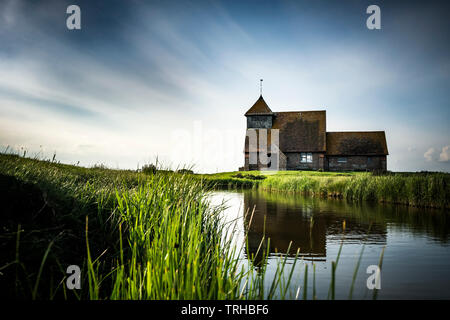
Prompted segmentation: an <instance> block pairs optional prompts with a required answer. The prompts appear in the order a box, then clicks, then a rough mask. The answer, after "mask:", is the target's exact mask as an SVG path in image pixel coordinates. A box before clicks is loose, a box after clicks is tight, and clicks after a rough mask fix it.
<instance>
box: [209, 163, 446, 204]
mask: <svg viewBox="0 0 450 320" xmlns="http://www.w3.org/2000/svg"><path fill="white" fill-rule="evenodd" d="M257 176H259V177H260V178H258V179H255V177H257ZM200 177H201V178H202V179H203V180H205V181H209V182H210V183H215V184H216V185H217V187H229V188H230V187H231V188H241V187H252V188H259V189H263V190H267V191H276V192H300V193H304V194H309V195H313V196H323V197H339V198H343V199H347V200H350V201H374V202H388V203H397V204H404V205H410V206H418V207H432V208H450V174H448V173H426V172H424V173H388V174H385V175H374V174H372V173H368V172H349V173H337V172H315V171H279V172H258V171H250V172H227V173H220V174H212V175H200Z"/></svg>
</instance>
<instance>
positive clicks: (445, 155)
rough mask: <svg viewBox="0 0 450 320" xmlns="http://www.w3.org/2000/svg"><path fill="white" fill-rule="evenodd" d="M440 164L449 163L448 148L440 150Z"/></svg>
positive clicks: (449, 148)
mask: <svg viewBox="0 0 450 320" xmlns="http://www.w3.org/2000/svg"><path fill="white" fill-rule="evenodd" d="M439 161H440V162H449V161H450V146H445V147H443V148H442V152H441V154H440V155H439Z"/></svg>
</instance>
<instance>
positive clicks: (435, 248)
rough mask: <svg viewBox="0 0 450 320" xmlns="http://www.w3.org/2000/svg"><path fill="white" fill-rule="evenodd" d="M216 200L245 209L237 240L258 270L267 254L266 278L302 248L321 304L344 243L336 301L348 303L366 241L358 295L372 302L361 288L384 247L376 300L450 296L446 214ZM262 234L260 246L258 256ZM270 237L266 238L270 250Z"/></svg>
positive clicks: (275, 196) (295, 198)
mask: <svg viewBox="0 0 450 320" xmlns="http://www.w3.org/2000/svg"><path fill="white" fill-rule="evenodd" d="M220 196H221V197H225V198H228V199H233V201H235V202H234V204H233V206H232V208H231V210H235V211H242V210H243V212H244V213H245V212H247V211H248V212H249V213H248V214H247V215H246V217H245V220H243V221H242V224H243V225H245V228H243V229H242V230H248V232H247V237H248V238H247V242H246V243H245V241H244V240H242V243H243V244H244V243H245V245H246V247H245V248H246V249H247V254H245V255H244V258H246V257H247V255H248V254H250V255H251V256H253V257H255V256H256V257H255V260H254V262H256V266H257V268H256V269H257V270H258V269H259V268H258V266H260V265H261V263H262V261H261V259H262V254H261V253H262V252H264V250H267V249H268V256H267V257H266V258H267V260H266V261H264V263H266V262H267V266H268V279H269V278H270V275H271V274H274V272H275V269H276V264H275V263H274V262H275V260H276V258H277V257H279V256H280V254H281V256H284V255H283V254H286V253H287V255H288V259H291V260H292V257H293V256H295V253H296V251H297V249H299V251H300V256H301V258H302V259H303V261H304V264H315V266H316V270H317V271H316V273H317V274H316V276H317V277H316V278H317V283H316V286H317V290H318V292H321V293H319V299H321V298H322V299H326V294H327V292H328V288H329V284H330V268H329V266H330V263H331V261H332V260H335V259H336V256H337V252H338V251H339V247H340V245H341V243H343V250H342V255H341V258H340V260H339V267H338V271H337V280H336V281H337V282H336V286H337V291H338V292H337V296H336V297H337V298H338V299H346V298H347V297H348V289H349V284H350V283H351V281H352V280H351V279H352V276H353V272H354V267H355V264H356V261H357V258H358V254H359V252H360V251H361V248H362V247H363V244H364V246H365V247H366V250H365V251H364V256H363V257H362V261H361V267H360V269H359V271H358V276H357V280H356V284H355V293H354V294H355V295H354V297H355V298H362V299H364V298H367V297H368V296H369V297H370V295H371V294H370V293H368V290H367V288H366V279H367V273H366V268H367V267H368V266H369V265H372V264H378V261H379V255H380V253H381V250H382V249H383V248H384V247H386V251H385V256H384V260H383V272H382V279H383V280H382V290H380V294H379V298H380V299H403V298H410V299H417V298H418V299H423V298H440V299H442V298H450V277H449V276H448V275H447V272H448V270H450V246H449V245H448V242H449V232H450V220H449V215H448V212H441V211H437V210H424V209H418V208H412V207H407V206H394V205H383V204H367V203H366V204H352V203H348V202H346V201H342V200H334V199H320V198H311V197H304V196H301V195H298V194H297V195H293V194H283V193H267V192H263V191H255V190H252V191H243V192H234V193H222V194H221V195H220ZM233 207H234V209H233ZM253 209H254V210H255V211H254V214H253V216H252V214H251V212H252V210H253ZM250 220H251V223H250ZM344 221H345V232H344V230H343V222H344ZM249 223H250V227H249V228H248V225H249ZM243 227H244V226H243ZM264 235H265V238H264V239H265V241H264V242H263V245H262V249H260V250H259V251H258V248H259V247H260V244H261V240H262V239H263V237H264ZM267 239H270V247H269V248H267V243H268V242H267ZM291 242H292V244H291V248H290V250H289V252H287V251H288V248H289V244H290V243H291ZM257 252H259V253H258V255H257V254H256V253H257ZM309 270H312V267H311V268H310V269H309ZM299 272H300V271H299ZM302 272H303V271H302ZM302 272H300V274H302ZM308 286H309V289H308V290H312V288H311V284H310V283H308ZM320 295H321V296H320Z"/></svg>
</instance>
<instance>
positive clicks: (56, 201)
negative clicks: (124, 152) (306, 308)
mask: <svg viewBox="0 0 450 320" xmlns="http://www.w3.org/2000/svg"><path fill="white" fill-rule="evenodd" d="M0 186H1V193H0V201H1V205H2V206H3V208H2V215H1V217H0V240H1V241H0V246H1V247H0V250H1V252H2V255H1V256H0V288H1V290H0V296H3V297H6V298H11V297H15V298H22V299H53V298H66V299H71V298H80V299H255V298H259V299H261V298H274V297H278V298H284V297H286V296H285V295H286V293H287V292H288V288H289V281H290V279H291V276H292V274H290V275H289V274H288V275H287V276H286V277H285V276H284V275H283V271H282V270H283V267H284V263H285V262H286V260H283V259H280V271H279V272H278V273H277V275H275V277H274V278H273V282H272V283H273V286H272V287H271V289H270V290H267V288H266V290H264V286H263V282H264V273H265V272H264V267H263V269H262V270H263V271H258V272H256V271H255V269H254V268H253V267H252V265H251V262H249V265H241V264H240V260H239V259H238V253H237V252H236V251H235V250H236V249H235V247H233V246H232V244H231V242H230V241H229V240H226V237H224V233H226V232H232V231H233V229H230V228H231V226H226V225H224V224H223V223H221V220H220V217H219V213H220V212H221V208H220V207H213V206H212V205H211V204H210V203H209V201H208V192H207V190H206V188H205V185H204V184H203V183H202V181H200V180H199V179H196V178H195V177H194V176H193V175H190V174H179V173H171V172H168V171H165V172H156V173H153V174H143V173H140V172H134V171H124V170H108V169H103V168H90V169H88V168H82V167H77V166H70V165H63V164H59V163H55V162H54V161H51V160H49V161H38V160H33V159H26V158H23V157H19V156H16V155H5V154H0ZM69 265H78V266H80V268H81V290H67V289H66V285H65V281H66V277H67V274H66V268H67V267H68V266H69ZM282 277H283V280H282V281H281V280H280V279H281V278H282ZM286 279H288V281H286ZM245 281H247V282H245ZM244 283H245V284H244Z"/></svg>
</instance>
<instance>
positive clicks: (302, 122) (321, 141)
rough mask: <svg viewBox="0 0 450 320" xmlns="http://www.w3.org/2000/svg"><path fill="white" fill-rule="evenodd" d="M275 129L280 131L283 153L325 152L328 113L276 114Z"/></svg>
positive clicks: (299, 112)
mask: <svg viewBox="0 0 450 320" xmlns="http://www.w3.org/2000/svg"><path fill="white" fill-rule="evenodd" d="M272 128H273V129H279V130H280V149H281V151H283V152H325V151H326V134H325V133H326V112H325V110H320V111H294V112H275V117H274V120H273V125H272Z"/></svg>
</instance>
